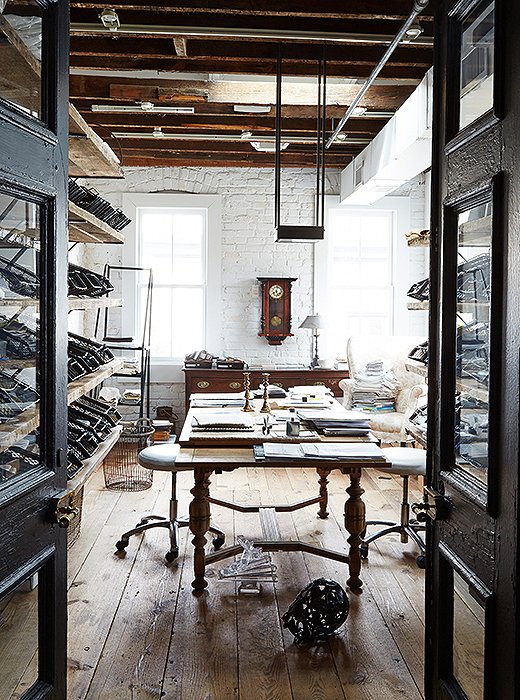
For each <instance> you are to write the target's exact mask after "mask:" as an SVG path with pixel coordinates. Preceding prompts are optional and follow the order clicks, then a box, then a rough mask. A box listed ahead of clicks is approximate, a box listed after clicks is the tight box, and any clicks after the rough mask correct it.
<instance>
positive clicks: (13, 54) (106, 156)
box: [0, 15, 123, 178]
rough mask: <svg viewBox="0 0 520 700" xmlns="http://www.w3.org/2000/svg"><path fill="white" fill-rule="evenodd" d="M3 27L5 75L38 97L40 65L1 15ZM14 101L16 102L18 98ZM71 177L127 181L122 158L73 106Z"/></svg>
mask: <svg viewBox="0 0 520 700" xmlns="http://www.w3.org/2000/svg"><path fill="white" fill-rule="evenodd" d="M0 27H1V29H2V33H3V34H5V35H6V36H7V37H8V39H9V42H6V43H5V44H4V45H3V46H2V48H3V51H2V66H5V67H6V72H5V75H7V74H8V73H9V75H10V78H11V81H12V84H13V85H17V86H18V89H25V91H26V93H27V94H28V95H34V94H35V89H34V88H35V87H38V88H39V87H40V85H41V77H40V76H41V65H40V61H39V60H38V59H37V58H36V57H35V56H34V55H33V54H32V53H31V51H30V50H29V48H28V47H27V45H26V44H25V42H24V41H23V39H22V38H21V37H20V34H19V33H18V31H17V30H16V29H15V28H14V27H13V25H12V24H11V23H10V22H9V20H8V19H7V18H6V16H5V15H0ZM20 58H21V59H22V60H20ZM13 97H14V96H13ZM14 101H15V102H16V97H14ZM36 102H39V95H38V92H36V100H35V105H34V106H33V105H30V106H33V107H34V108H37V106H38V105H37V104H36ZM25 106H27V105H25ZM69 175H70V176H71V177H117V178H121V177H123V171H122V169H121V165H120V162H119V158H118V157H117V156H116V154H115V153H114V151H113V150H112V149H111V148H110V146H109V145H108V144H107V143H105V142H104V141H103V139H102V138H100V137H99V136H98V135H97V134H96V132H95V131H94V130H93V129H91V127H90V126H89V125H88V124H87V122H86V121H85V120H84V119H83V117H82V116H81V114H80V113H79V112H78V110H77V109H76V107H74V105H72V104H69Z"/></svg>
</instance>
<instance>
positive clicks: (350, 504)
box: [345, 467, 366, 590]
mask: <svg viewBox="0 0 520 700" xmlns="http://www.w3.org/2000/svg"><path fill="white" fill-rule="evenodd" d="M349 476H350V486H349V487H348V488H347V493H348V495H349V497H348V499H347V500H346V502H345V527H346V529H347V532H348V533H349V534H350V537H349V538H348V540H347V542H348V543H349V544H350V549H349V553H348V556H349V561H348V569H349V574H350V577H349V579H348V581H347V586H349V588H351V589H353V590H355V589H358V588H361V586H362V585H363V584H362V581H361V579H360V578H359V572H360V571H361V556H360V554H359V545H360V542H361V533H362V532H363V531H364V529H365V527H366V526H365V504H364V503H363V501H362V500H361V496H362V495H363V494H364V493H365V491H364V489H362V488H361V486H360V480H361V468H360V467H353V468H352V469H350V470H349Z"/></svg>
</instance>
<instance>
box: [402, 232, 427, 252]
mask: <svg viewBox="0 0 520 700" xmlns="http://www.w3.org/2000/svg"><path fill="white" fill-rule="evenodd" d="M424 232H426V233H427V234H428V235H427V236H425V235H423V236H422V237H420V238H416V239H414V240H411V241H410V240H408V235H410V234H417V235H419V234H420V233H423V234H424ZM405 237H406V245H407V246H408V247H409V248H429V247H430V232H429V231H428V230H427V229H422V228H413V229H411V230H410V231H408V232H407V233H405Z"/></svg>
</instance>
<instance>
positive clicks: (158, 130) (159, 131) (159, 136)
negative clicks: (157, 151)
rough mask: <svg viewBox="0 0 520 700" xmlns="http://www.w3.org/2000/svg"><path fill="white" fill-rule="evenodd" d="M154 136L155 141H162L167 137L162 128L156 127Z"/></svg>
mask: <svg viewBox="0 0 520 700" xmlns="http://www.w3.org/2000/svg"><path fill="white" fill-rule="evenodd" d="M152 136H153V137H154V138H155V139H162V138H163V137H164V136H165V133H164V131H163V130H162V129H161V127H160V126H156V127H154V130H153V131H152Z"/></svg>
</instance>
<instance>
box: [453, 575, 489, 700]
mask: <svg viewBox="0 0 520 700" xmlns="http://www.w3.org/2000/svg"><path fill="white" fill-rule="evenodd" d="M453 582H454V591H453V675H454V676H455V678H456V680H457V681H458V683H459V685H460V686H461V688H462V689H463V691H464V693H465V694H466V697H467V698H468V700H482V699H483V697H484V643H485V635H484V632H485V627H484V610H483V609H482V607H481V606H480V605H479V604H478V603H477V601H476V600H475V599H474V597H473V596H472V595H471V592H470V589H469V586H468V584H467V583H466V581H464V579H463V578H462V577H461V576H459V574H457V572H456V571H455V572H454V574H453Z"/></svg>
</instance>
